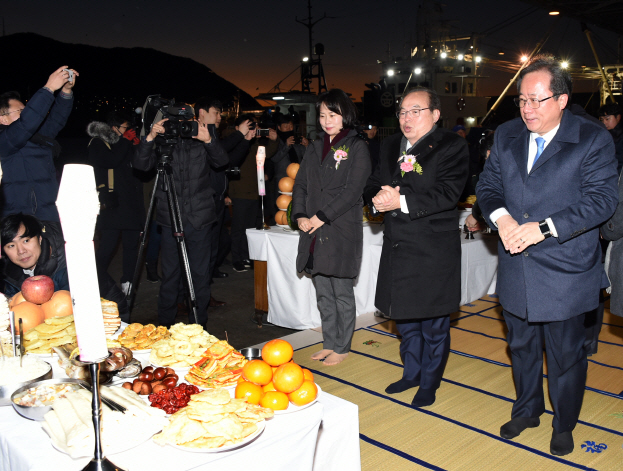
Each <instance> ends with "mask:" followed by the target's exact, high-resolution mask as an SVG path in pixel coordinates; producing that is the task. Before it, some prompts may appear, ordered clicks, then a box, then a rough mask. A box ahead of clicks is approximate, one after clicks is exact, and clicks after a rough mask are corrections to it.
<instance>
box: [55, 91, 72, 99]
mask: <svg viewBox="0 0 623 471" xmlns="http://www.w3.org/2000/svg"><path fill="white" fill-rule="evenodd" d="M58 94H59V95H60V97H61V98H65V99H66V100H70V99H71V98H73V97H74V92H73V91H72V92H69V93H65V92H64V91H63V90H61V91H60V92H59V93H58Z"/></svg>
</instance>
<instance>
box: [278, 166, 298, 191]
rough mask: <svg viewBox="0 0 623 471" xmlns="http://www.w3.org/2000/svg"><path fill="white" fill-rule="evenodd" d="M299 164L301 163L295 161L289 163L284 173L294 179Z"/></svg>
mask: <svg viewBox="0 0 623 471" xmlns="http://www.w3.org/2000/svg"><path fill="white" fill-rule="evenodd" d="M300 166H301V165H300V164H297V163H291V164H290V165H288V168H287V169H286V173H287V174H288V177H290V178H292V179H295V178H296V174H297V173H298V172H299V167H300ZM282 191H283V190H282Z"/></svg>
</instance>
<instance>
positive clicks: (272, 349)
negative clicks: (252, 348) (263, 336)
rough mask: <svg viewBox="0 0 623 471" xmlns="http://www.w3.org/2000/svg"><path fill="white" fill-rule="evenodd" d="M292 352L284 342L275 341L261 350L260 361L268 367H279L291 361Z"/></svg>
mask: <svg viewBox="0 0 623 471" xmlns="http://www.w3.org/2000/svg"><path fill="white" fill-rule="evenodd" d="M292 355H294V350H293V349H292V345H290V344H289V343H288V342H286V341H285V340H281V339H275V340H271V341H270V342H268V343H267V344H266V345H264V348H262V359H263V360H264V361H265V362H266V363H268V364H269V365H270V366H279V365H283V364H284V363H287V362H289V361H290V360H292Z"/></svg>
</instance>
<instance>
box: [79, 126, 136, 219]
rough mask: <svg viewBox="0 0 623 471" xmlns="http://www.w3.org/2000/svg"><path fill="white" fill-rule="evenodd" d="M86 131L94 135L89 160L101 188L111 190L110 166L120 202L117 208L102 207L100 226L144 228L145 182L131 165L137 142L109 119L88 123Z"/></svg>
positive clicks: (96, 182)
mask: <svg viewBox="0 0 623 471" xmlns="http://www.w3.org/2000/svg"><path fill="white" fill-rule="evenodd" d="M87 134H88V135H89V136H91V137H92V138H93V139H92V140H91V143H90V144H89V163H90V164H91V165H92V166H93V170H94V172H95V184H96V186H97V188H98V192H107V191H108V190H107V188H108V185H109V181H108V170H109V169H113V186H114V192H113V193H115V194H116V199H117V201H118V204H119V206H117V207H116V208H115V207H113V208H108V207H107V208H101V209H100V214H99V216H98V217H97V228H98V229H118V230H130V231H131V230H136V231H140V230H142V229H143V227H144V224H145V206H144V204H143V183H142V182H141V181H140V180H139V179H138V178H136V176H135V175H134V169H133V168H132V157H133V156H134V145H133V144H132V142H130V141H128V140H127V139H124V138H122V137H121V136H119V135H118V134H116V133H115V132H114V131H113V130H112V129H111V128H110V126H108V125H107V124H106V123H99V122H97V121H94V122H92V123H91V124H89V126H88V127H87ZM106 144H108V145H109V146H110V147H108V146H107V145H106ZM101 185H104V187H103V188H101Z"/></svg>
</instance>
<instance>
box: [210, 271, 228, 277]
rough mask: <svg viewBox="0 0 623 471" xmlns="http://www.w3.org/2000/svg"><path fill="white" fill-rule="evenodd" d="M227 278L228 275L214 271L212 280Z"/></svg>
mask: <svg viewBox="0 0 623 471" xmlns="http://www.w3.org/2000/svg"><path fill="white" fill-rule="evenodd" d="M228 276H229V273H225V272H222V271H220V270H215V271H214V275H213V278H227V277H228Z"/></svg>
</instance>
